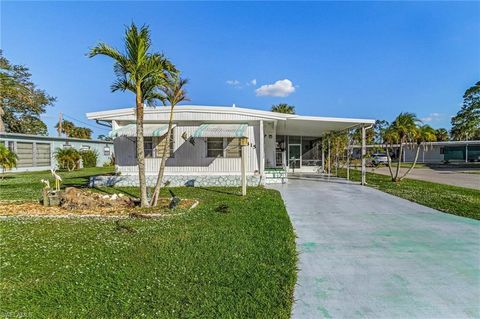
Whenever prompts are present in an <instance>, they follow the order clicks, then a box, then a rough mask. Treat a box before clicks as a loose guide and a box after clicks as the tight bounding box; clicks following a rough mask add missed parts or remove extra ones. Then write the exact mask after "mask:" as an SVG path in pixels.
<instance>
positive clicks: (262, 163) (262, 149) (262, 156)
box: [259, 120, 265, 178]
mask: <svg viewBox="0 0 480 319" xmlns="http://www.w3.org/2000/svg"><path fill="white" fill-rule="evenodd" d="M259 144H260V167H259V168H260V176H261V177H262V178H263V177H264V173H265V133H264V129H263V121H262V120H260V143H259Z"/></svg>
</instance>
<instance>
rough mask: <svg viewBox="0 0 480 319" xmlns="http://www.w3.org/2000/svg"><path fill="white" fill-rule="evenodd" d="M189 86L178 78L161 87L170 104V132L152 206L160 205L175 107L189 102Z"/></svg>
mask: <svg viewBox="0 0 480 319" xmlns="http://www.w3.org/2000/svg"><path fill="white" fill-rule="evenodd" d="M186 84H187V80H186V79H181V78H179V77H177V76H174V77H171V78H169V80H168V81H167V83H166V84H165V85H163V86H162V87H161V90H162V91H163V93H164V95H165V101H166V102H168V103H170V117H169V120H168V131H167V136H166V137H165V139H166V143H164V146H163V152H162V161H161V163H160V169H159V171H158V176H157V183H156V184H155V190H154V191H153V195H152V200H151V202H150V205H151V206H156V205H157V203H158V196H159V195H160V188H161V186H162V181H163V175H164V173H165V164H166V161H167V155H168V153H169V152H168V149H169V147H170V138H171V135H172V126H173V109H174V107H175V106H176V105H177V104H178V103H180V102H183V101H188V97H187V92H186V91H185V89H184V86H185V85H186Z"/></svg>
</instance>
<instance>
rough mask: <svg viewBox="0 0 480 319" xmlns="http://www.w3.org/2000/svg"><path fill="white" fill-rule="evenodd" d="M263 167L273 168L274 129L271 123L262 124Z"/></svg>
mask: <svg viewBox="0 0 480 319" xmlns="http://www.w3.org/2000/svg"><path fill="white" fill-rule="evenodd" d="M263 130H264V134H265V167H275V136H276V132H275V127H274V124H273V122H264V127H263Z"/></svg>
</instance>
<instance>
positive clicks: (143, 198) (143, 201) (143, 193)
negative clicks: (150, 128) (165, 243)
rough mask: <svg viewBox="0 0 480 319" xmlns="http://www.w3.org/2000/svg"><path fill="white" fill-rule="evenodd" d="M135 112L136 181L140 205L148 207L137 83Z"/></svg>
mask: <svg viewBox="0 0 480 319" xmlns="http://www.w3.org/2000/svg"><path fill="white" fill-rule="evenodd" d="M136 104H137V107H136V113H137V120H136V124H137V164H138V181H139V184H140V206H142V207H148V199H147V181H146V178H145V150H144V149H143V147H144V146H143V102H142V91H141V88H140V85H137V94H136Z"/></svg>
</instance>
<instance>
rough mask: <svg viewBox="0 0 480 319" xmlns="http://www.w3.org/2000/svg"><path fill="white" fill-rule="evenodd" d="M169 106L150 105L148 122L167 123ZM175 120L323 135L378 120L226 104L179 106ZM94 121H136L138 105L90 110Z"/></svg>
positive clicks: (88, 116) (292, 133)
mask: <svg viewBox="0 0 480 319" xmlns="http://www.w3.org/2000/svg"><path fill="white" fill-rule="evenodd" d="M169 112H170V108H169V107H146V108H145V113H144V114H145V118H144V121H145V123H149V122H165V121H166V120H167V115H168V113H169ZM174 112H175V121H195V122H209V123H215V122H217V123H218V122H220V123H223V122H225V123H227V122H237V123H238V122H248V121H256V120H265V121H273V122H276V123H277V132H278V133H279V134H286V135H312V136H315V135H322V134H324V133H326V132H330V131H340V130H345V129H348V128H352V127H356V126H359V125H370V124H373V123H375V120H372V119H356V118H337V117H319V116H303V115H298V114H283V113H276V112H271V111H264V110H257V109H250V108H242V107H226V106H206V105H179V106H176V107H175V111H174ZM87 118H88V119H90V120H99V121H107V122H109V121H117V122H132V121H134V120H135V110H134V108H124V109H116V110H108V111H100V112H92V113H87Z"/></svg>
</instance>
